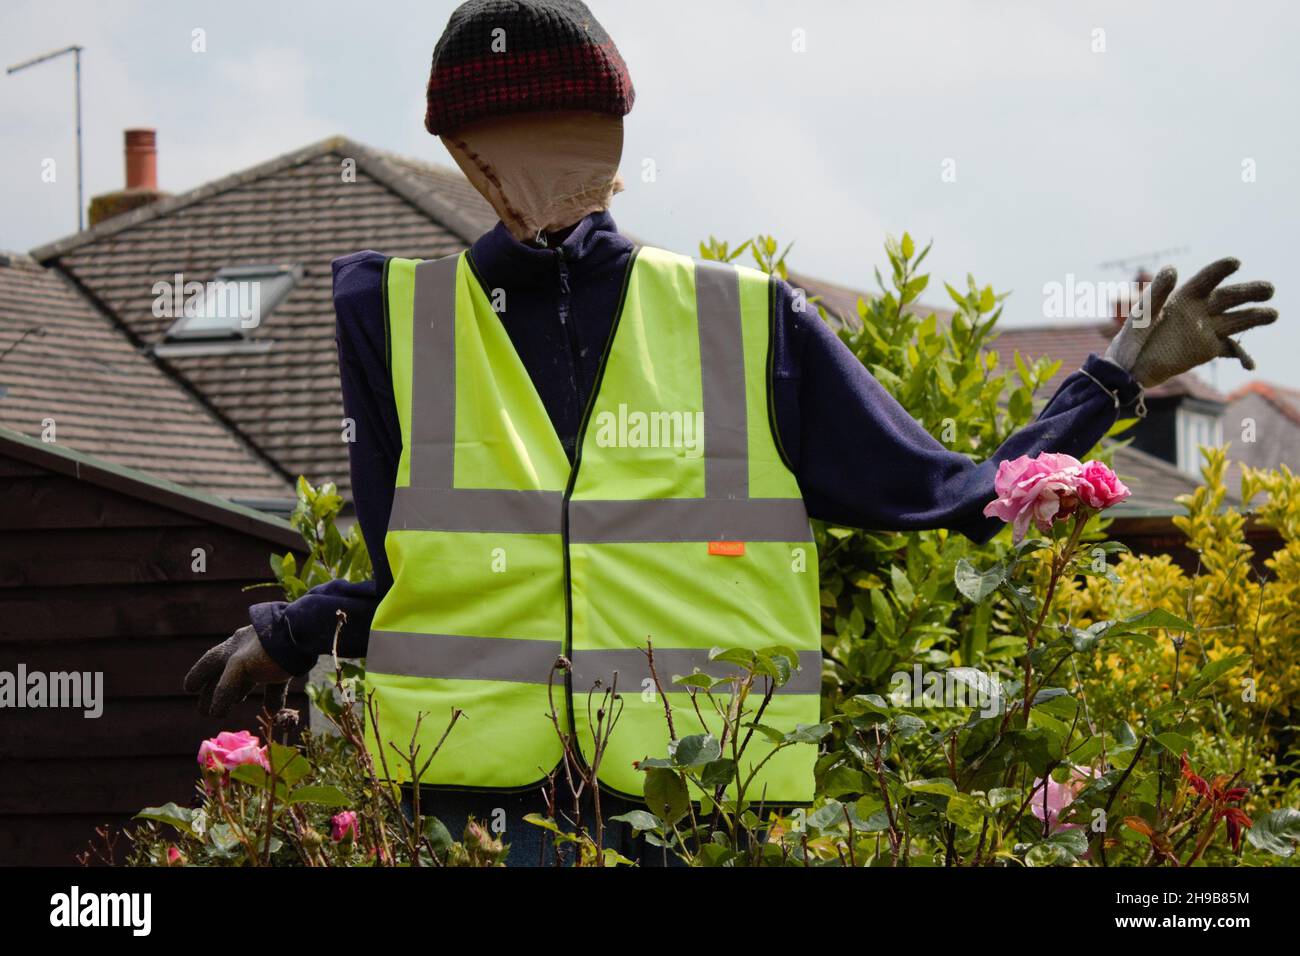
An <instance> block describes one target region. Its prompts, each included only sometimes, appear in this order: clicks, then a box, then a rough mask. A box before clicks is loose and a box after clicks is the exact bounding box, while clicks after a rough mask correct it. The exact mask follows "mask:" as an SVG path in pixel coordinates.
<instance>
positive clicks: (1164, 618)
mask: <svg viewBox="0 0 1300 956" xmlns="http://www.w3.org/2000/svg"><path fill="white" fill-rule="evenodd" d="M1116 627H1118V628H1121V629H1124V630H1138V629H1142V628H1150V627H1167V628H1170V629H1171V630H1175V631H1191V630H1195V628H1194V627H1193V626H1192V625H1191V624H1189V623H1187V622H1186V621H1184V620H1183V619H1182V618H1181V617H1179V616H1178V615H1176V614H1170V613H1169V612H1168V611H1166V610H1165V609H1164V608H1159V607H1158V608H1154V609H1153V610H1150V611H1145V612H1143V613H1142V614H1139V615H1137V616H1136V617H1130V618H1125V619H1124V620H1122V621H1120V622H1119V623H1118V624H1117V625H1116Z"/></svg>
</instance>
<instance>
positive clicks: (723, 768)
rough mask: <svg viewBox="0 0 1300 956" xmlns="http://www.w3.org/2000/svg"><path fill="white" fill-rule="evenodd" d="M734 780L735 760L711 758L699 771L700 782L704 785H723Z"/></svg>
mask: <svg viewBox="0 0 1300 956" xmlns="http://www.w3.org/2000/svg"><path fill="white" fill-rule="evenodd" d="M735 780H736V761H734V760H731V759H729V758H726V759H723V760H712V761H710V762H709V763H706V764H705V765H704V769H703V770H701V771H700V783H701V784H702V785H703V786H706V787H723V786H727V785H728V784H731V783H734V782H735Z"/></svg>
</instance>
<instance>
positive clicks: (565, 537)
mask: <svg viewBox="0 0 1300 956" xmlns="http://www.w3.org/2000/svg"><path fill="white" fill-rule="evenodd" d="M640 251H641V249H640V247H639V246H638V247H634V248H633V249H632V254H631V255H630V256H629V257H628V262H627V271H626V272H625V273H624V274H623V289H622V291H621V292H620V294H619V299H618V307H617V310H616V311H615V312H614V319H613V321H612V322H611V323H610V327H609V338H608V339H606V341H605V349H604V351H603V352H602V353H601V356H600V366H599V368H597V370H596V377H595V379H594V380H593V381H592V384H591V392H590V393H589V394H588V395H587V400H586V402H585V404H584V407H583V412H582V420H581V422H579V424H578V434H577V437H576V438H575V439H574V448H573V464H572V465H571V466H570V468H569V480H568V481H567V482H566V483H565V486H564V497H563V499H562V505H563V507H562V508H561V511H560V550H561V553H562V554H563V556H564V656H565V658H566V659H567V660H568V661H569V662H570V669H569V670H567V671H565V674H564V702H565V705H566V706H567V707H568V708H569V737H570V740H571V741H572V745H573V751H574V753H575V754H576V756H577V757H578V759H579V760H581V761H583V762H584V763H585V762H586V760H585V758H584V757H583V755H582V749H581V746H580V745H579V743H578V724H577V720H576V719H575V718H574V714H573V670H572V662H573V573H572V568H571V566H570V561H569V544H570V542H569V501H570V500H571V499H572V497H573V488H574V485H576V484H577V481H578V467H579V466H580V465H581V463H582V442H583V438H584V437H585V435H586V433H587V422H588V420H589V419H590V418H591V411H592V406H593V405H595V403H596V396H597V394H599V392H600V385H601V382H602V380H603V379H604V377H605V365H606V363H607V362H608V361H609V353H610V349H612V348H613V347H614V337H615V335H616V334H617V333H618V326H619V320H620V319H622V317H623V304H624V301H625V300H626V298H627V288H628V284H629V282H630V281H631V278H632V270H633V268H634V267H635V266H636V260H637V255H638V254H639V253H640ZM562 274H563V275H564V280H563V281H564V286H565V288H566V289H567V287H568V272H567V270H563V272H562ZM566 308H567V307H566ZM566 317H567V314H566ZM561 321H564V318H562V319H561Z"/></svg>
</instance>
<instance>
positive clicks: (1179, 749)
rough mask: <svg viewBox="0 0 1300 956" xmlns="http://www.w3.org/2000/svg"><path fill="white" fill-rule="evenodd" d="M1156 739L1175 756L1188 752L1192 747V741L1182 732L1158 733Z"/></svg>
mask: <svg viewBox="0 0 1300 956" xmlns="http://www.w3.org/2000/svg"><path fill="white" fill-rule="evenodd" d="M1156 741H1157V742H1158V743H1159V744H1160V746H1162V747H1164V748H1165V749H1166V750H1168V751H1169V752H1170V753H1171V754H1173V755H1174V756H1175V757H1179V756H1181V755H1183V754H1185V753H1188V752H1189V751H1191V749H1192V741H1191V740H1190V739H1189V738H1187V737H1184V736H1183V735H1182V734H1175V733H1171V732H1166V733H1163V734H1156Z"/></svg>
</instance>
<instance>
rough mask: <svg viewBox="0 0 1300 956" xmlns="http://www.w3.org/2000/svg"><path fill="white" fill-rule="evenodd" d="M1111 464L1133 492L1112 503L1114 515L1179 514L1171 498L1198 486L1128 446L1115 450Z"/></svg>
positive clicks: (1191, 478)
mask: <svg viewBox="0 0 1300 956" xmlns="http://www.w3.org/2000/svg"><path fill="white" fill-rule="evenodd" d="M1113 464H1114V466H1115V473H1116V474H1117V475H1119V477H1120V478H1121V480H1123V482H1124V484H1126V485H1127V486H1128V489H1129V491H1131V492H1132V493H1133V494H1132V496H1131V497H1129V498H1127V499H1126V500H1125V501H1123V502H1121V503H1120V504H1119V505H1117V506H1115V508H1114V514H1115V516H1116V517H1121V516H1124V515H1126V514H1132V513H1137V512H1146V511H1160V512H1166V513H1170V514H1182V513H1183V509H1182V507H1181V506H1180V505H1176V504H1174V499H1175V498H1177V497H1178V496H1179V495H1189V494H1192V493H1193V492H1194V491H1196V489H1197V488H1198V487H1200V481H1199V480H1197V479H1196V478H1193V477H1192V476H1191V475H1188V474H1185V473H1183V472H1182V471H1179V470H1178V468H1176V467H1175V466H1173V465H1171V464H1169V462H1167V461H1165V460H1164V459H1162V458H1157V457H1156V456H1155V455H1151V454H1148V453H1147V452H1144V451H1140V450H1138V449H1137V448H1134V447H1132V446H1131V445H1125V446H1123V447H1121V448H1117V449H1115V457H1114V459H1113Z"/></svg>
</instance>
